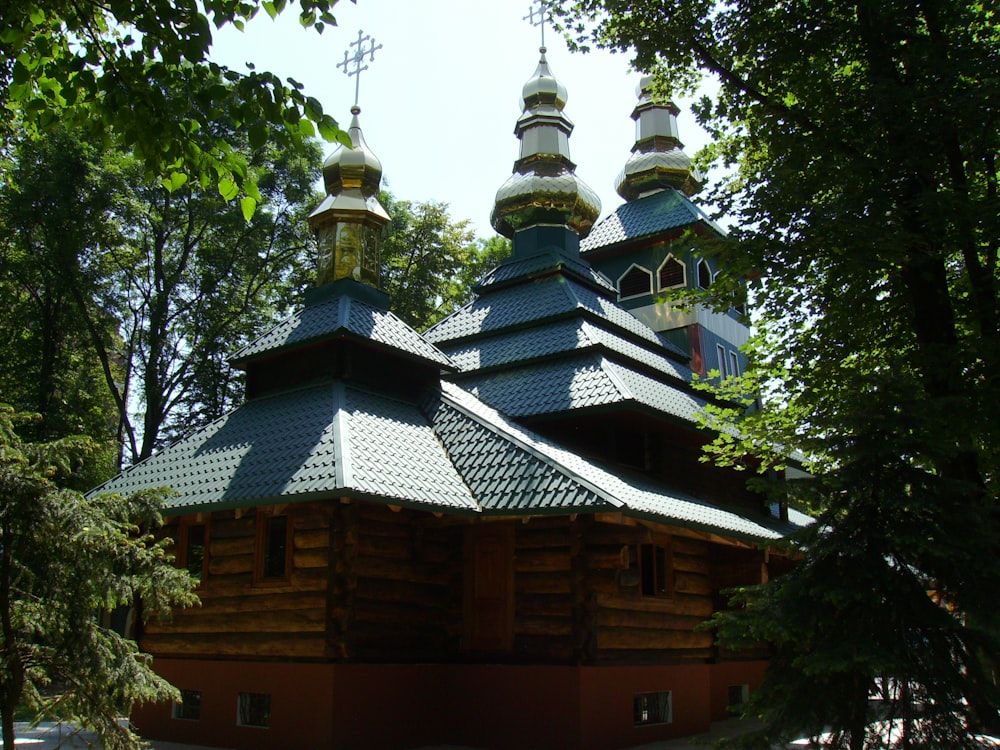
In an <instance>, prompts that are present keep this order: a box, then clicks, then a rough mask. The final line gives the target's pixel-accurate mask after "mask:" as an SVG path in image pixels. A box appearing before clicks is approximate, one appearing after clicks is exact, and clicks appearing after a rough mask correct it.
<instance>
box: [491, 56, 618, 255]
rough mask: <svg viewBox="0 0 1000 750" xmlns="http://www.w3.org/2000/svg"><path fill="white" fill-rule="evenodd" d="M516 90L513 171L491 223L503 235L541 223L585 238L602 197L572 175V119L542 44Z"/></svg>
mask: <svg viewBox="0 0 1000 750" xmlns="http://www.w3.org/2000/svg"><path fill="white" fill-rule="evenodd" d="M539 51H540V52H541V58H540V59H539V61H538V67H537V68H536V69H535V74H534V75H533V76H532V77H531V79H529V80H528V82H527V83H525V84H524V88H523V89H522V91H521V99H522V109H523V111H522V113H521V116H520V117H519V118H518V120H517V125H516V126H515V128H514V134H515V135H516V136H517V138H518V140H519V141H520V142H521V149H520V156H519V158H518V159H517V161H515V162H514V170H513V174H511V176H510V178H509V179H508V180H507V181H506V182H505V183H504V184H503V185H502V186H501V187H500V189H499V190H498V191H497V195H496V201H495V202H494V205H493V213H492V215H491V216H490V222H491V223H492V224H493V228H494V229H496V230H497V231H498V232H499V233H500V234H502V235H504V236H505V237H513V236H514V233H515V232H517V231H519V230H521V229H526V228H528V227H532V226H537V225H540V224H550V225H557V226H567V227H569V228H570V229H572V230H573V231H575V232H576V233H577V234H579V235H580V237H586V236H587V234H588V233H589V232H590V229H591V227H593V225H594V222H595V221H596V220H597V217H598V216H599V215H600V213H601V201H600V199H599V198H598V197H597V193H595V192H594V191H593V190H592V189H591V188H590V187H589V186H588V185H587V184H586V183H585V182H584V181H583V180H581V179H580V178H579V177H577V176H576V172H575V170H576V165H575V164H573V162H572V161H570V158H569V136H570V134H571V133H572V132H573V122H572V121H571V120H570V119H569V117H567V116H566V114H565V113H564V112H563V107H564V106H565V105H566V88H565V86H563V85H562V84H561V83H559V81H558V80H557V79H556V78H555V76H554V75H552V71H551V70H550V69H549V64H548V61H547V60H546V58H545V48H544V47H542V48H540V50H539Z"/></svg>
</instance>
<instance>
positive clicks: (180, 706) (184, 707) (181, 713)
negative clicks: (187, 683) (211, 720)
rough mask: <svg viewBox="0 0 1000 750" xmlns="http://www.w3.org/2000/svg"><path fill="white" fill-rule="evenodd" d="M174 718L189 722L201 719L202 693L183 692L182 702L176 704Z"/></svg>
mask: <svg viewBox="0 0 1000 750" xmlns="http://www.w3.org/2000/svg"><path fill="white" fill-rule="evenodd" d="M173 716H174V718H175V719H186V720H187V721H198V720H199V719H201V691H200V690H181V700H180V703H175V704H174V710H173Z"/></svg>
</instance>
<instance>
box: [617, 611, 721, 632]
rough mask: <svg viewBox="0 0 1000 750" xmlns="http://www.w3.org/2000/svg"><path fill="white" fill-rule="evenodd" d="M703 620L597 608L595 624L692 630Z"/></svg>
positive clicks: (664, 614)
mask: <svg viewBox="0 0 1000 750" xmlns="http://www.w3.org/2000/svg"><path fill="white" fill-rule="evenodd" d="M703 622H705V618H703V617H692V616H690V615H675V614H671V613H667V612H649V611H644V610H628V609H606V608H598V610H597V624H598V626H600V627H606V628H648V629H657V628H660V629H664V630H686V631H693V630H694V629H695V628H696V627H698V626H699V625H701V624H702V623H703Z"/></svg>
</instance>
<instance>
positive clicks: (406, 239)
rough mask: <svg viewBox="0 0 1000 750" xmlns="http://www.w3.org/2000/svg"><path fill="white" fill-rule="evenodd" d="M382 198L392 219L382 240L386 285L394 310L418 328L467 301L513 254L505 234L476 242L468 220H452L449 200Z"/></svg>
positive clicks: (425, 326) (384, 287)
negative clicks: (480, 282)
mask: <svg viewBox="0 0 1000 750" xmlns="http://www.w3.org/2000/svg"><path fill="white" fill-rule="evenodd" d="M379 201H380V202H381V203H382V205H383V206H384V207H385V209H386V211H387V212H388V213H389V216H390V217H391V219H392V220H391V223H390V224H389V227H388V231H387V233H386V237H385V240H384V241H383V243H382V268H383V271H382V288H383V289H384V290H385V291H386V292H388V293H389V295H390V297H391V299H392V310H393V312H395V313H396V314H397V315H398V316H399V317H400V318H402V319H403V320H404V321H406V322H407V323H409V324H410V325H411V326H412V327H414V328H416V329H417V330H423V329H425V328H427V327H428V326H430V325H433V324H434V323H436V322H437V321H438V320H440V319H441V318H443V317H445V316H446V315H449V314H450V313H451V312H453V311H454V310H455V309H457V308H458V307H460V306H462V305H463V304H465V303H466V302H468V301H469V300H470V299H471V297H472V287H473V285H474V284H475V282H476V281H477V280H478V279H479V277H480V276H482V275H483V274H484V273H486V272H487V271H488V270H489V269H490V268H492V267H493V266H494V265H496V264H497V263H498V262H499V261H500V260H501V259H502V258H503V257H505V256H506V255H508V254H509V253H510V247H509V244H508V243H507V242H506V241H505V240H503V239H502V238H499V237H498V238H493V239H490V240H477V241H474V240H473V232H472V230H471V229H469V227H468V224H469V222H468V221H467V220H465V219H462V220H460V221H452V219H451V217H450V216H449V215H448V206H447V204H444V203H437V202H433V201H431V202H427V203H413V202H412V201H407V200H399V199H397V198H394V197H393V196H392V195H390V194H389V193H386V192H382V193H381V194H380V195H379Z"/></svg>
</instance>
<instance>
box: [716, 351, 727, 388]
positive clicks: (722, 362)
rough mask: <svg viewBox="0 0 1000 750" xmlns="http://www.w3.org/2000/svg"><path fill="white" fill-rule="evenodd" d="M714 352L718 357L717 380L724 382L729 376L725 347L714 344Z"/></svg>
mask: <svg viewBox="0 0 1000 750" xmlns="http://www.w3.org/2000/svg"><path fill="white" fill-rule="evenodd" d="M715 351H716V353H717V354H718V356H719V378H720V379H722V380H725V379H726V378H727V377H728V375H729V364H728V363H727V362H726V347H724V346H723V345H722V344H716V345H715Z"/></svg>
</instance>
